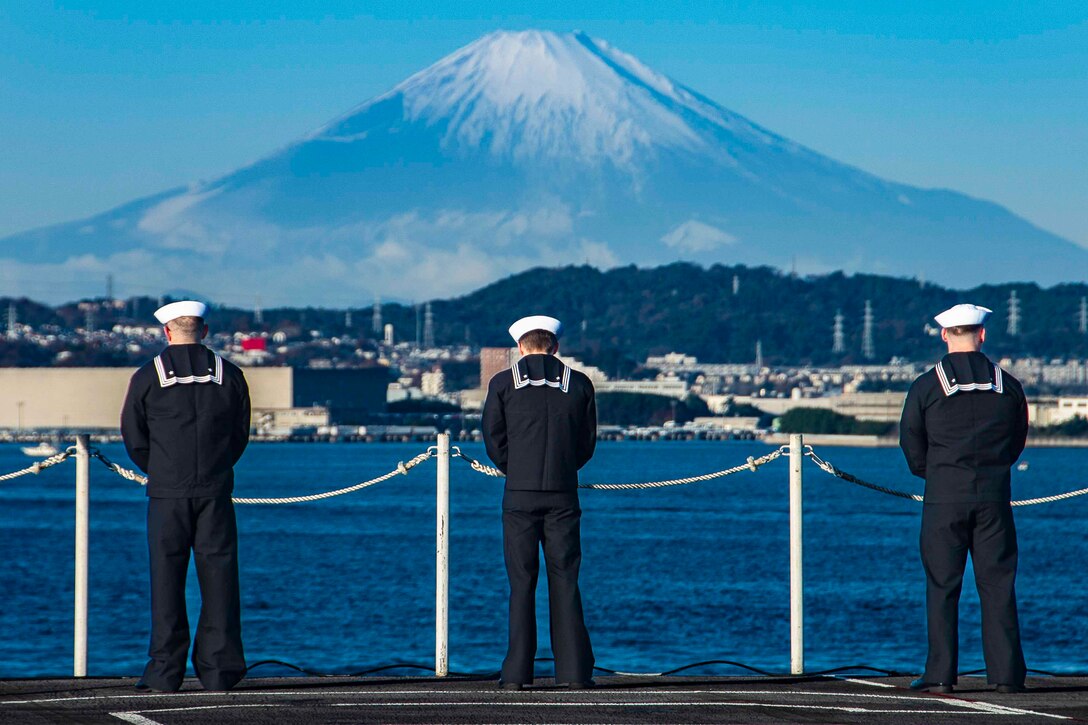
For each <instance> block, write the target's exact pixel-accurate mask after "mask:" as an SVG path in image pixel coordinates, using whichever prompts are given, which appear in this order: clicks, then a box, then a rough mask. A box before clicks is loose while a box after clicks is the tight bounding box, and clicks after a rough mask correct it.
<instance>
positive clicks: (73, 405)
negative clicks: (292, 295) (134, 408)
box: [0, 367, 389, 431]
mask: <svg viewBox="0 0 1088 725" xmlns="http://www.w3.org/2000/svg"><path fill="white" fill-rule="evenodd" d="M243 371H244V372H245V375H246V381H247V382H248V383H249V393H250V400H251V405H252V407H253V410H254V411H257V410H262V411H270V410H272V411H274V410H287V409H291V408H314V407H321V408H325V409H327V410H328V412H329V415H330V417H331V418H332V420H333V421H335V422H339V423H362V422H364V421H365V419H366V418H367V417H368V416H370V415H373V414H375V413H383V412H385V396H386V387H387V385H388V382H389V369H388V368H385V367H370V368H354V369H338V370H311V369H303V368H288V367H246V368H243ZM133 372H135V368H127V367H120V368H103V367H97V368H61V367H53V368H0V428H15V427H16V426H18V425H19V423H20V421H19V417H20V416H21V417H22V425H23V427H26V428H39V429H51V428H69V429H79V430H93V429H104V430H110V431H115V430H116V429H117V411H119V410H120V409H121V403H122V402H123V401H124V397H125V391H126V390H128V382H129V378H131V377H132V373H133Z"/></svg>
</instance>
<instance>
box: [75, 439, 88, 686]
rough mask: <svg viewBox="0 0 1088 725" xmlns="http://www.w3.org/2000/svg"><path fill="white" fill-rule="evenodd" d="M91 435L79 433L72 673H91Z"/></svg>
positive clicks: (77, 675)
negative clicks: (89, 669) (88, 575)
mask: <svg viewBox="0 0 1088 725" xmlns="http://www.w3.org/2000/svg"><path fill="white" fill-rule="evenodd" d="M89 441H90V436H87V435H77V436H76V583H75V592H76V601H75V628H74V629H75V643H74V644H75V646H74V650H73V666H72V674H73V675H74V676H76V677H86V676H87V544H88V538H89V537H88V533H89V525H90V508H91V500H90V499H91V455H90V447H89Z"/></svg>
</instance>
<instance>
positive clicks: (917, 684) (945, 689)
mask: <svg viewBox="0 0 1088 725" xmlns="http://www.w3.org/2000/svg"><path fill="white" fill-rule="evenodd" d="M910 689H912V690H918V691H920V692H926V691H928V692H939V693H940V694H942V695H947V694H948V693H950V692H952V685H948V684H945V683H944V682H926V681H925V679H924V678H921V677H919V678H918V679H917V680H915V681H914V682H912V683H910Z"/></svg>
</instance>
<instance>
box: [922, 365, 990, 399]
mask: <svg viewBox="0 0 1088 725" xmlns="http://www.w3.org/2000/svg"><path fill="white" fill-rule="evenodd" d="M942 362H943V361H938V362H937V365H936V367H935V368H934V369H935V370H936V371H937V380H938V381H939V382H940V383H941V389H942V390H943V391H944V394H945V397H948V396H950V395H955V394H956V393H958V392H960V391H961V390H962V391H964V392H971V391H972V390H991V391H993V392H995V393H1003V392H1005V381H1004V379H1003V378H1002V375H1001V368H999V367H998V366H997V365H996V364H994V363H990V364H991V365H993V368H994V378H993V380H991V381H989V382H986V383H957V382H956V379H955V378H954V377H949V374H948V372H947V371H946V370H945V369H944V365H943V364H942Z"/></svg>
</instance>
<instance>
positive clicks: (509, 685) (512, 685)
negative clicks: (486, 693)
mask: <svg viewBox="0 0 1088 725" xmlns="http://www.w3.org/2000/svg"><path fill="white" fill-rule="evenodd" d="M524 687H525V686H524V685H522V684H521V683H520V682H503V681H502V680H499V689H501V690H521V689H523V688H524Z"/></svg>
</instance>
